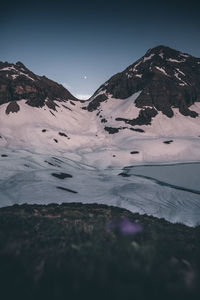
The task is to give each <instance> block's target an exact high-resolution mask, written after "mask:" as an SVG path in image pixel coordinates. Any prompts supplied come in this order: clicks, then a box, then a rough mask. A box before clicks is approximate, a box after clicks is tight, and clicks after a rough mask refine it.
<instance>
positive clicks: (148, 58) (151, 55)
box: [143, 53, 155, 62]
mask: <svg viewBox="0 0 200 300" xmlns="http://www.w3.org/2000/svg"><path fill="white" fill-rule="evenodd" d="M154 55H155V54H154V53H152V54H150V55H149V56H147V57H144V58H143V62H145V61H147V60H150V59H152V57H153V56H154Z"/></svg>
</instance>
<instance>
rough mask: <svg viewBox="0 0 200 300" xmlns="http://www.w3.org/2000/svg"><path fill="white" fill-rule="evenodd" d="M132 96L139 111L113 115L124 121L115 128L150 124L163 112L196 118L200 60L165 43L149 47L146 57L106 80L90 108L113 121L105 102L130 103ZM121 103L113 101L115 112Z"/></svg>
mask: <svg viewBox="0 0 200 300" xmlns="http://www.w3.org/2000/svg"><path fill="white" fill-rule="evenodd" d="M133 95H134V96H133ZM130 97H133V98H132V102H134V105H135V109H134V112H135V113H131V114H130V113H127V115H126V114H122V113H121V114H120V111H119V112H118V115H116V114H115V113H114V115H112V114H111V116H110V117H112V119H113V118H114V119H115V121H118V122H120V123H117V122H115V127H120V126H119V124H120V125H122V124H123V126H126V124H130V125H132V126H133V129H134V126H136V125H139V126H141V125H150V124H151V123H152V119H153V118H156V116H158V115H159V114H160V113H162V115H164V116H167V117H168V118H173V116H174V115H175V112H176V111H178V112H179V113H180V114H181V115H184V116H190V117H191V118H196V117H197V116H198V113H199V109H198V108H196V107H194V106H193V105H194V104H196V103H198V102H200V59H199V58H195V57H193V56H191V55H189V54H185V53H181V52H179V51H176V50H173V49H171V48H168V47H165V46H158V47H155V48H153V49H149V50H148V51H147V53H146V54H145V55H144V56H143V57H142V58H140V59H139V60H138V61H136V62H135V63H134V64H132V65H131V66H129V67H128V68H126V69H125V70H124V71H123V72H121V73H118V74H116V75H114V76H112V77H111V78H110V79H109V80H108V81H107V82H106V83H104V84H103V85H102V86H101V87H100V88H99V89H98V90H97V91H96V92H95V94H94V95H93V96H92V98H91V99H90V102H89V104H88V106H87V109H88V111H96V112H97V113H99V114H100V115H101V118H102V119H103V120H104V121H103V122H107V121H108V123H109V117H108V119H107V118H106V117H105V116H106V115H107V114H106V110H107V108H106V105H104V104H103V103H104V102H107V103H109V102H110V101H112V100H113V99H120V100H121V99H122V100H123V101H124V102H126V103H127V106H128V102H129V101H127V100H126V99H130ZM121 102H122V101H121ZM118 103H119V101H116V102H115V103H114V104H113V103H112V108H113V111H114V110H115V107H116V106H117V105H118ZM123 106H125V104H124V105H123ZM130 110H132V109H131V108H130V107H129V109H128V111H129V112H130ZM185 120H186V119H185ZM112 121H113V120H112ZM121 121H123V123H121ZM112 123H113V122H112ZM172 123H173V122H172ZM117 124H118V126H117ZM110 132H117V129H116V128H115V129H110Z"/></svg>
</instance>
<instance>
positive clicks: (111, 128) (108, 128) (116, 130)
mask: <svg viewBox="0 0 200 300" xmlns="http://www.w3.org/2000/svg"><path fill="white" fill-rule="evenodd" d="M104 129H105V131H108V133H109V134H114V133H117V132H119V130H120V128H114V127H107V126H106V127H104Z"/></svg>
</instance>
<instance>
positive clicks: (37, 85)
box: [0, 62, 76, 107]
mask: <svg viewBox="0 0 200 300" xmlns="http://www.w3.org/2000/svg"><path fill="white" fill-rule="evenodd" d="M21 99H25V100H27V104H29V105H30V106H34V107H42V106H43V105H44V103H45V99H49V100H50V101H51V100H52V101H53V100H58V101H67V100H68V99H71V100H76V98H75V97H74V96H72V95H71V94H70V92H69V91H68V90H67V89H65V88H64V87H63V86H62V85H60V84H58V83H56V82H54V81H52V80H50V79H48V78H47V77H45V76H38V75H35V74H34V73H33V72H31V71H30V70H29V69H27V68H26V67H25V66H24V65H23V64H22V63H21V62H17V63H16V64H10V63H7V62H5V63H4V62H0V105H1V104H4V103H8V102H10V101H17V100H21Z"/></svg>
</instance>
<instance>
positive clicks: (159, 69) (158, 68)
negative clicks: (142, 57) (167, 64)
mask: <svg viewBox="0 0 200 300" xmlns="http://www.w3.org/2000/svg"><path fill="white" fill-rule="evenodd" d="M156 69H157V70H158V71H160V72H162V73H163V74H165V75H166V76H168V77H169V75H168V74H167V72H166V71H165V70H164V69H163V68H160V67H156Z"/></svg>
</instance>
